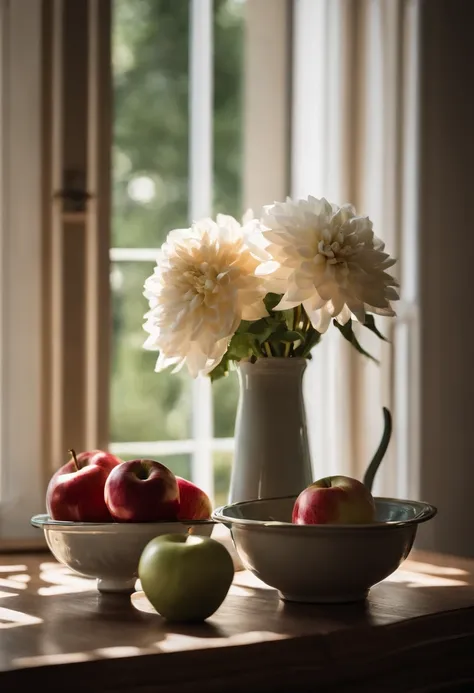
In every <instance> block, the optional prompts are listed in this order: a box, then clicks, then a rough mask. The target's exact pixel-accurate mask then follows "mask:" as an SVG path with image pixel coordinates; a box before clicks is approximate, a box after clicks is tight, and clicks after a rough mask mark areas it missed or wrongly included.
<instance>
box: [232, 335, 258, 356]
mask: <svg viewBox="0 0 474 693" xmlns="http://www.w3.org/2000/svg"><path fill="white" fill-rule="evenodd" d="M253 342H254V340H253V338H252V337H251V336H250V335H249V334H238V333H235V334H234V336H233V337H232V339H231V340H230V344H229V348H228V349H227V352H226V356H227V357H228V359H232V360H233V361H239V360H240V359H245V358H247V357H248V356H250V354H251V353H252V351H253Z"/></svg>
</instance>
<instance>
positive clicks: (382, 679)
mask: <svg viewBox="0 0 474 693" xmlns="http://www.w3.org/2000/svg"><path fill="white" fill-rule="evenodd" d="M23 684H24V685H26V686H28V687H29V690H30V691H38V692H42V691H48V692H55V691H61V693H64V692H67V693H79V692H80V691H88V693H94V692H95V691H101V692H105V693H118V692H119V691H120V692H121V693H125V692H127V693H130V692H134V691H137V692H138V691H139V692H140V693H163V692H165V691H166V692H168V691H169V692H170V693H191V691H192V692H193V693H195V692H196V691H206V693H234V692H235V693H237V692H238V693H241V692H242V691H258V692H259V693H264V692H266V691H274V692H282V693H283V692H284V693H297V692H298V691H318V693H319V692H321V693H326V691H328V692H329V691H330V692H331V693H338V692H339V691H354V692H357V693H359V692H360V693H371V692H372V691H373V692H374V693H375V692H376V693H382V692H383V693H390V692H391V691H396V692H397V693H401V692H403V693H405V692H407V693H414V692H415V691H416V692H417V693H421V692H422V693H427V692H428V691H429V692H430V693H431V691H433V692H434V691H436V692H438V691H449V692H450V693H451V691H453V692H454V691H456V693H457V692H458V691H459V692H460V691H466V692H468V691H471V692H474V561H466V560H461V559H455V558H452V557H447V556H439V555H434V554H427V553H413V554H412V555H411V557H410V559H409V560H407V561H406V562H405V563H404V564H403V566H402V568H401V569H400V570H399V571H398V572H397V573H395V574H394V575H393V576H391V578H389V579H388V580H386V581H384V582H383V583H380V584H379V585H376V586H375V587H374V588H373V589H372V591H371V593H370V595H369V598H368V599H367V601H366V602H364V603H359V604H346V605H331V606H311V605H303V604H290V603H283V602H281V601H280V600H279V599H278V596H277V593H276V592H275V591H274V590H272V589H270V588H268V587H266V586H265V585H264V584H262V583H261V582H259V581H258V580H257V579H256V578H254V577H253V576H252V575H251V574H249V573H247V572H245V571H241V572H237V573H236V577H235V581H234V585H233V586H232V587H231V590H230V592H229V594H228V596H227V598H226V600H225V602H224V603H223V605H222V606H221V608H220V609H219V610H218V611H217V612H216V613H215V614H214V616H212V617H211V618H210V619H209V620H208V621H207V622H206V623H204V624H200V625H188V626H184V625H182V626H181V625H180V626H176V625H169V624H167V623H166V622H165V621H163V619H162V618H161V617H160V616H159V615H158V614H157V613H156V612H155V611H154V610H153V609H152V607H151V605H150V604H149V602H148V601H147V599H146V598H145V596H144V595H143V593H142V592H136V593H135V594H133V595H132V597H129V596H126V597H125V596H118V595H108V596H105V595H101V594H99V593H98V592H97V591H96V589H95V583H94V582H93V581H90V580H86V579H83V578H80V577H78V576H76V575H74V574H73V573H71V572H69V571H68V570H67V569H66V568H64V567H63V566H60V565H59V564H58V563H56V562H55V561H54V559H53V558H52V557H51V555H49V554H47V553H43V554H38V553H36V554H8V555H0V690H1V691H16V690H19V689H20V687H21V688H22V689H23Z"/></svg>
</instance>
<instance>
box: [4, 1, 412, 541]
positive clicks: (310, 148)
mask: <svg viewBox="0 0 474 693" xmlns="http://www.w3.org/2000/svg"><path fill="white" fill-rule="evenodd" d="M33 5H34V8H35V9H34V11H31V7H32V4H31V3H29V2H28V0H15V1H14V2H8V0H0V9H1V31H0V47H1V53H0V89H1V97H2V98H1V111H0V138H1V142H2V144H3V146H2V147H1V160H0V219H1V227H2V235H1V237H0V238H1V243H0V263H1V268H2V272H1V274H0V285H1V289H2V301H1V302H0V357H1V368H0V385H1V390H0V392H1V397H0V472H1V475H0V487H1V488H0V494H1V496H0V501H1V507H0V509H1V510H2V511H3V512H2V515H1V516H0V522H1V524H0V536H29V535H31V536H36V534H35V532H31V531H30V530H29V527H28V521H29V518H30V517H31V515H33V514H34V513H36V512H38V511H41V510H42V509H43V507H44V504H43V499H44V491H45V487H46V483H47V480H48V478H49V476H50V475H51V473H52V471H53V470H54V469H56V468H57V467H58V466H59V465H60V464H62V463H63V461H64V454H65V451H67V450H68V448H70V447H77V448H78V449H87V448H91V447H105V446H107V445H110V447H111V448H112V449H113V450H114V451H115V452H117V453H118V454H120V455H121V456H122V457H125V458H127V457H132V456H133V457H135V456H138V455H140V456H142V455H147V456H153V457H158V458H160V459H162V460H163V461H164V462H165V463H166V464H168V465H169V466H170V467H171V468H172V469H174V470H175V472H176V473H178V474H181V475H184V476H190V477H191V478H193V479H194V480H195V481H196V482H197V483H199V484H200V485H202V486H203V488H205V489H206V490H207V491H208V492H209V493H210V494H211V495H213V496H214V501H215V503H216V504H219V503H221V502H224V501H225V499H226V495H227V486H228V482H229V474H230V465H231V460H232V449H233V441H232V436H233V424H234V416H235V408H236V403H237V395H238V388H237V382H236V378H235V377H234V378H230V379H228V380H225V381H223V382H218V383H216V384H215V386H213V388H212V389H211V387H210V383H209V382H208V381H207V380H198V381H195V382H192V381H191V380H190V379H189V378H188V377H187V376H186V375H185V374H184V373H183V374H179V375H176V374H171V373H162V374H159V375H158V374H155V373H154V372H153V367H154V360H155V355H154V354H152V353H147V352H145V351H144V350H143V349H142V344H143V341H144V337H145V334H144V332H143V329H142V317H143V313H144V312H145V310H146V302H145V299H144V298H143V296H142V289H143V282H144V280H145V278H146V277H147V276H148V275H149V274H150V273H151V271H152V269H153V265H154V262H155V258H156V252H157V248H158V247H159V246H160V244H161V243H162V241H163V240H164V238H165V235H166V233H167V232H168V231H169V230H170V229H172V228H174V227H179V226H182V225H183V224H186V225H187V224H188V222H189V219H190V218H197V217H200V216H204V215H206V214H214V213H215V212H216V211H218V210H219V211H220V210H225V211H227V212H229V213H233V214H235V215H236V216H240V215H241V214H242V212H243V211H245V210H246V209H247V208H249V207H252V208H254V209H255V210H256V212H257V213H258V211H259V207H260V206H261V205H262V204H263V203H265V202H268V201H269V200H272V199H282V198H284V197H285V196H286V195H287V194H288V193H291V194H293V195H295V196H304V195H307V194H316V195H318V196H322V195H325V196H328V197H330V198H332V199H334V200H336V201H340V202H342V201H345V200H351V201H353V202H354V203H355V204H356V206H357V208H358V209H359V210H360V211H362V212H367V213H369V214H370V216H371V217H372V218H373V220H374V222H375V225H376V227H377V230H378V232H379V235H381V236H383V237H384V238H385V240H386V241H387V244H388V246H389V250H390V251H391V252H393V253H396V254H397V255H398V257H399V259H400V272H401V274H402V278H403V290H404V294H403V296H402V297H403V301H402V303H401V309H400V311H399V312H400V320H398V321H397V322H394V323H393V325H386V326H383V325H381V327H382V329H384V328H385V329H387V330H389V331H390V334H389V336H391V337H392V346H381V345H380V344H378V343H377V342H374V343H373V344H372V343H368V344H367V346H368V347H369V348H370V349H371V350H373V351H375V352H377V350H383V351H380V352H379V353H380V354H381V356H382V367H381V368H376V367H375V366H373V365H371V364H368V363H367V362H364V361H363V360H361V359H360V357H359V356H358V355H356V354H355V353H353V352H352V351H351V350H350V349H349V348H348V347H347V345H346V344H345V343H343V342H342V340H340V339H339V338H338V337H339V335H337V334H331V335H328V337H327V338H325V339H324V340H323V342H322V344H321V345H320V346H318V347H317V353H316V352H315V354H314V359H313V361H312V362H311V365H310V368H309V369H308V372H307V376H306V398H307V410H308V418H309V431H310V443H311V448H312V455H313V462H314V469H315V474H317V475H318V476H322V475H323V474H327V473H332V472H336V471H338V472H340V471H345V472H346V473H350V474H353V475H361V474H362V472H363V470H364V468H365V466H366V464H367V463H368V460H369V458H370V456H371V454H372V452H373V450H374V448H375V446H376V444H377V442H378V438H379V436H380V433H381V426H382V419H381V407H382V404H385V405H388V406H390V408H391V409H392V410H396V411H397V412H398V417H397V425H396V429H395V436H394V440H393V444H392V446H391V451H390V455H391V457H390V459H389V460H388V461H387V463H386V464H385V466H384V469H383V470H381V474H380V478H379V482H378V489H377V490H378V491H381V492H383V493H385V494H386V495H399V496H404V495H410V496H411V497H416V488H417V487H416V472H415V473H412V471H411V470H410V469H408V466H407V459H408V458H409V457H411V458H412V459H413V458H415V459H417V435H418V434H417V429H418V425H417V411H418V365H417V353H418V346H417V330H418V327H417V316H418V309H417V306H418V288H417V276H416V275H417V263H416V261H415V260H414V258H415V259H416V252H415V251H416V229H417V209H416V195H414V194H413V190H414V185H413V180H414V179H415V178H416V175H417V158H416V142H417V141H418V135H417V127H416V123H417V83H416V79H417V74H418V68H417V63H416V55H417V51H416V46H417V41H418V38H417V21H418V20H417V12H418V4H417V3H416V2H411V1H408V0H407V1H406V2H405V1H404V0H400V1H397V2H394V3H385V2H384V0H374V2H371V3H348V2H345V1H344V0H317V1H316V0H293V2H287V0H272V1H271V2H270V0H247V1H246V2H244V1H242V0H189V2H188V0H111V2H110V3H108V2H103V1H102V0H87V2H81V3H78V2H76V1H75V0H44V1H43V2H41V3H39V2H38V3H33ZM26 6H28V11H26V9H25V8H26ZM111 56H112V60H111ZM25 75H27V78H26V77H25ZM25 80H27V81H25ZM25 84H26V85H27V87H28V88H25V87H24V85H25ZM112 97H113V98H112ZM38 113H40V114H41V116H42V117H41V118H38ZM109 189H111V190H112V206H111V209H110V206H109V195H108V192H109ZM18 191H21V194H19V192H18ZM109 229H110V233H109ZM23 315H26V319H22V320H20V319H19V316H23ZM109 328H110V329H109ZM348 393H349V394H348ZM25 431H27V432H28V435H26V434H25ZM409 489H411V490H410V491H409ZM9 507H11V508H13V510H12V512H8V513H7V512H6V509H7V508H9Z"/></svg>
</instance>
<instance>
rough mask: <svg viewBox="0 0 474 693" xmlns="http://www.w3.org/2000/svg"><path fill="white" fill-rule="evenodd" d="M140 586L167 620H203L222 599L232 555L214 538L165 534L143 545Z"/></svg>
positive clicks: (229, 578)
mask: <svg viewBox="0 0 474 693" xmlns="http://www.w3.org/2000/svg"><path fill="white" fill-rule="evenodd" d="M138 577H139V578H140V582H141V584H142V589H143V591H144V593H145V595H146V597H147V598H148V600H149V601H150V602H151V604H152V605H153V606H154V607H155V609H156V610H157V611H158V613H159V614H161V616H163V618H166V619H167V620H168V621H204V620H205V619H206V618H209V616H212V614H213V613H214V612H215V611H217V609H218V608H219V607H220V605H221V604H222V602H223V601H224V599H225V597H226V595H227V592H228V591H229V587H230V585H231V583H232V579H233V577H234V564H233V562H232V558H231V556H230V554H229V552H228V551H227V549H226V548H225V546H223V545H222V544H220V543H219V542H218V541H216V540H215V539H210V538H208V537H199V536H197V535H194V534H164V535H162V536H160V537H155V539H152V540H151V541H150V542H149V543H148V544H147V545H146V546H145V548H144V549H143V552H142V554H141V557H140V562H139V566H138Z"/></svg>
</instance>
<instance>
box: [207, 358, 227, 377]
mask: <svg viewBox="0 0 474 693" xmlns="http://www.w3.org/2000/svg"><path fill="white" fill-rule="evenodd" d="M227 375H229V352H228V351H227V352H226V353H225V354H224V356H223V358H222V361H221V362H220V363H219V364H218V365H217V366H216V367H215V368H213V369H212V371H211V372H210V373H209V377H210V379H211V383H214V382H215V381H216V380H219V379H220V378H225V377H226V376H227Z"/></svg>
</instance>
